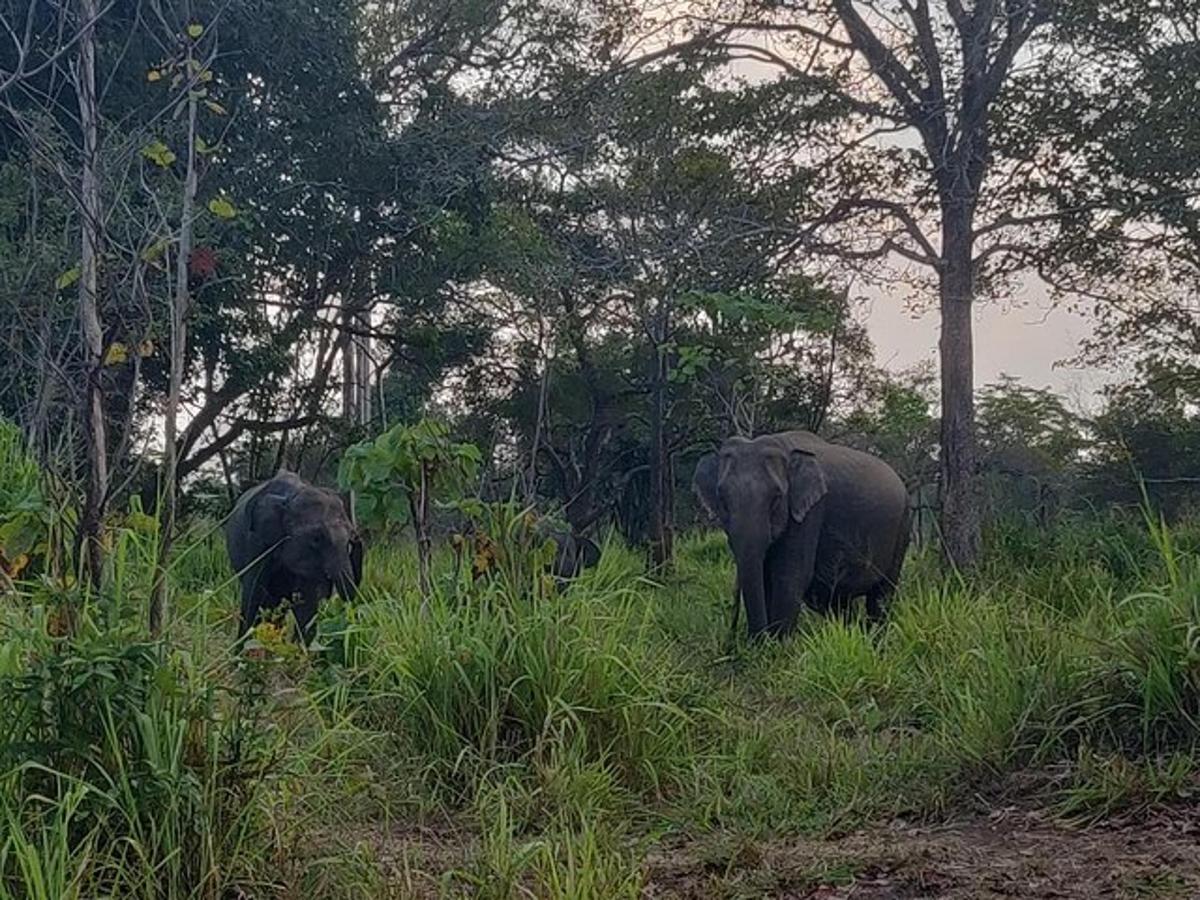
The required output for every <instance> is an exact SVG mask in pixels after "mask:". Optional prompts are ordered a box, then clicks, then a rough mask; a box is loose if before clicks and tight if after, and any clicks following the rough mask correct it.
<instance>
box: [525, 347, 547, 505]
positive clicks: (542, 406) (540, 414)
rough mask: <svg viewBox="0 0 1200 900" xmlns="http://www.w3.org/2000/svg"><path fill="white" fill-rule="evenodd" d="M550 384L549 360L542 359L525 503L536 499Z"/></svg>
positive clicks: (530, 502)
mask: <svg viewBox="0 0 1200 900" xmlns="http://www.w3.org/2000/svg"><path fill="white" fill-rule="evenodd" d="M549 385H550V360H549V359H545V360H543V369H542V383H541V385H539V387H538V405H537V421H536V422H535V424H534V426H533V445H532V446H531V447H530V449H529V476H528V479H529V480H528V481H527V482H526V485H525V503H526V504H527V505H529V504H532V503H533V502H534V501H535V500H537V462H538V453H539V452H541V443H542V425H543V423H544V422H545V418H546V391H547V388H548V387H549Z"/></svg>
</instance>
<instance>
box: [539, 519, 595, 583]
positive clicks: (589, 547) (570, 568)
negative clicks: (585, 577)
mask: <svg viewBox="0 0 1200 900" xmlns="http://www.w3.org/2000/svg"><path fill="white" fill-rule="evenodd" d="M547 537H551V538H554V543H555V544H556V545H557V549H556V550H555V551H554V565H553V567H552V568H551V572H552V573H553V574H554V577H555V578H557V579H558V580H559V581H560V582H562V581H566V580H568V579H571V578H577V577H578V576H579V574H580V573H581V572H582V571H583V570H584V569H590V568H591V567H592V566H594V565H596V563H598V562H600V548H599V547H597V546H596V542H595V541H593V540H591V539H590V538H586V537H584V536H583V535H579V534H573V533H571V532H569V531H557V530H555V531H551V532H550V533H549V534H548V535H547Z"/></svg>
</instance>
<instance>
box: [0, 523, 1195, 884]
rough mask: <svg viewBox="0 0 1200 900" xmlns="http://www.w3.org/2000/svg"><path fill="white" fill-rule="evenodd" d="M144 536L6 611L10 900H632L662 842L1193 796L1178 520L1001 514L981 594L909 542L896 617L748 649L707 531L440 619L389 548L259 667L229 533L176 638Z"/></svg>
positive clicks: (184, 596) (465, 603)
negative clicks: (317, 620) (664, 554)
mask: <svg viewBox="0 0 1200 900" xmlns="http://www.w3.org/2000/svg"><path fill="white" fill-rule="evenodd" d="M153 539H154V537H153V533H145V532H139V531H138V530H137V529H135V528H126V529H124V530H121V531H120V532H119V534H118V538H117V540H118V546H117V547H116V548H115V550H114V553H113V555H112V559H113V561H114V563H113V564H114V568H115V571H114V572H113V577H112V578H111V580H110V584H111V585H113V586H115V587H114V588H113V589H112V591H111V592H109V593H106V595H105V596H104V597H101V598H94V599H91V600H88V601H86V602H84V601H81V600H80V599H79V598H78V596H77V595H76V593H75V592H73V590H71V589H67V588H63V587H61V586H58V587H56V586H55V585H54V583H53V582H52V581H51V580H49V579H47V578H40V579H30V580H28V581H26V582H24V583H19V584H18V585H17V590H16V592H15V593H13V592H11V591H10V592H9V594H8V595H7V596H5V597H4V600H3V603H2V604H0V898H4V900H7V898H10V897H11V898H18V897H20V898H25V897H35V898H37V897H45V898H51V897H53V898H60V897H62V898H70V897H96V896H133V897H144V898H176V897H189V898H190V897H197V898H209V897H211V898H220V897H226V896H239V895H241V896H254V897H291V896H299V895H304V896H308V897H314V898H323V897H375V896H414V895H428V896H438V895H446V894H452V895H455V894H456V895H461V894H469V895H472V896H484V897H487V896H492V897H510V896H520V895H533V896H547V897H572V898H576V897H582V898H586V897H626V896H627V897H635V896H638V895H639V892H640V891H641V890H642V889H643V887H644V881H645V878H646V870H645V868H644V865H643V860H644V859H645V857H646V854H647V853H648V852H649V851H650V849H651V848H652V847H654V846H655V845H656V844H658V843H659V842H660V841H662V840H664V839H667V838H668V836H670V838H671V839H672V840H674V839H688V838H702V837H703V836H705V835H714V834H719V835H736V836H740V838H738V840H753V839H757V838H762V837H769V836H778V835H786V834H800V833H803V834H822V833H828V832H831V831H839V830H842V829H846V828H850V827H856V826H861V825H864V824H869V823H870V822H872V821H877V820H880V819H883V818H891V817H894V816H898V815H901V816H908V817H912V818H918V819H931V818H938V817H944V816H949V815H953V814H955V813H956V812H957V811H959V810H962V809H965V808H966V807H967V805H968V804H974V803H977V802H979V800H980V798H989V797H991V798H993V800H994V802H996V803H1001V802H1010V801H1012V800H1014V799H1021V800H1023V801H1025V802H1032V803H1038V804H1041V805H1043V806H1045V807H1048V808H1050V809H1051V810H1053V811H1055V812H1057V813H1058V814H1060V815H1063V816H1066V817H1070V818H1074V819H1080V820H1089V819H1095V818H1099V817H1103V816H1108V815H1112V814H1114V813H1116V812H1130V811H1136V810H1137V809H1139V808H1143V807H1146V806H1149V805H1156V804H1162V803H1170V802H1173V801H1175V800H1177V799H1180V798H1185V797H1188V796H1190V794H1191V792H1192V790H1193V789H1194V787H1195V785H1196V781H1197V773H1196V769H1195V764H1194V763H1193V762H1192V760H1193V759H1194V758H1195V757H1194V754H1193V750H1194V749H1195V742H1196V738H1197V723H1198V719H1200V608H1198V603H1200V599H1198V598H1200V567H1198V566H1197V562H1196V559H1197V558H1196V550H1197V548H1200V529H1196V528H1193V527H1190V526H1186V525H1184V526H1179V527H1177V528H1175V529H1166V528H1164V527H1162V526H1161V525H1159V524H1158V523H1153V522H1152V523H1150V524H1149V525H1147V523H1145V522H1136V521H1125V520H1120V521H1118V520H1112V519H1109V520H1105V521H1098V520H1097V519H1095V518H1092V519H1089V520H1087V521H1081V522H1079V523H1074V524H1066V525H1063V526H1061V527H1059V528H1058V529H1056V530H1054V531H1051V532H1041V533H1036V534H1035V533H1030V532H1028V531H1025V530H1022V529H1016V528H1014V529H998V530H997V531H996V533H995V534H993V535H992V540H991V541H990V544H989V547H990V549H989V554H988V556H987V558H986V559H985V560H984V562H983V564H982V565H981V566H980V568H979V570H978V571H977V572H976V573H975V574H973V575H971V576H970V577H965V578H963V577H957V576H945V575H943V574H941V573H940V571H939V569H938V567H937V565H936V564H935V561H934V560H933V559H932V558H930V557H929V556H927V555H925V554H921V553H917V554H915V555H914V556H913V558H912V559H910V561H909V565H908V568H907V570H906V573H905V580H904V584H903V588H902V590H901V591H900V593H899V595H898V597H897V598H896V599H895V601H894V603H893V606H892V609H891V614H890V616H889V618H888V621H887V623H886V624H885V625H883V626H882V627H881V628H878V629H876V630H868V629H867V628H866V627H864V626H863V625H861V624H859V623H849V624H846V623H842V622H832V621H826V620H824V619H822V618H820V617H818V616H815V615H809V614H805V615H804V616H803V617H802V620H801V622H800V625H799V628H798V629H797V633H796V634H795V635H794V636H793V637H791V638H790V639H788V640H786V641H783V642H778V643H767V644H763V645H760V646H747V645H746V643H745V641H744V639H742V638H739V639H738V640H737V641H736V642H735V644H734V646H733V648H732V650H731V649H730V645H729V631H728V629H729V603H730V590H731V585H732V577H733V572H732V565H731V562H730V559H729V554H728V552H727V550H726V549H725V546H724V540H723V538H722V537H721V536H720V535H719V534H702V535H693V536H690V537H687V538H686V539H684V540H682V541H681V542H680V546H679V557H678V561H677V563H676V566H675V568H674V570H673V571H671V572H669V573H664V574H660V575H656V576H655V577H654V578H653V579H651V578H650V577H648V576H647V575H646V574H644V571H643V567H642V563H641V559H640V556H639V555H638V554H636V553H635V552H633V551H631V550H629V549H627V548H625V547H623V546H622V545H621V544H620V543H619V541H616V540H610V541H609V543H608V544H607V546H606V547H605V552H604V555H603V558H602V560H601V563H600V565H599V566H598V567H597V568H596V569H594V570H591V571H588V572H586V573H585V574H584V575H583V576H581V577H580V578H579V579H578V580H577V581H576V582H575V583H573V584H572V585H570V586H569V587H568V588H566V590H565V591H563V592H561V593H556V592H553V591H551V592H550V593H548V594H545V595H542V594H541V592H540V591H539V592H535V594H536V595H537V596H536V598H531V597H530V596H527V595H525V594H523V593H522V592H521V591H519V590H516V589H514V588H513V587H512V585H511V584H510V583H509V582H507V581H496V582H493V583H488V582H486V581H484V582H480V583H478V584H475V585H473V586H472V585H469V584H468V582H469V579H468V578H464V577H463V575H462V573H460V572H456V568H455V565H454V561H453V559H452V558H451V555H450V554H449V553H444V554H443V555H442V556H441V558H440V559H439V560H438V571H439V572H440V573H441V576H440V578H439V579H437V585H436V596H435V597H434V598H433V602H432V603H431V604H430V607H429V610H428V612H427V613H422V611H421V609H420V603H419V601H418V598H417V597H416V596H415V584H416V572H415V560H414V558H413V554H412V553H411V549H410V548H406V547H388V546H379V547H374V548H372V550H371V552H370V554H369V556H368V561H367V570H368V581H369V583H368V585H367V586H366V589H365V590H364V592H363V597H362V598H361V600H360V602H358V603H356V604H355V605H354V606H352V607H349V606H346V605H344V604H342V603H340V602H336V601H335V602H331V603H330V604H329V605H328V606H327V608H326V609H325V610H324V612H323V617H322V621H321V626H320V632H319V641H320V644H321V645H322V646H321V648H319V649H318V650H317V651H316V652H313V653H308V654H305V653H302V652H300V651H299V650H298V648H295V647H293V646H291V645H290V644H289V643H288V642H287V641H286V640H283V639H282V638H278V639H276V640H275V641H274V642H271V641H268V642H267V647H266V650H265V652H263V653H262V654H259V655H257V656H255V657H250V658H248V657H246V656H242V655H236V654H234V653H233V652H232V650H231V648H230V643H231V637H232V615H233V610H234V590H233V586H232V582H231V579H230V574H229V573H228V571H227V569H226V568H225V564H224V558H223V552H222V550H221V549H220V546H219V543H218V541H217V538H216V537H215V536H214V535H213V534H211V529H208V530H206V529H203V528H198V529H197V530H196V532H195V536H194V537H193V539H192V540H191V541H189V542H185V543H184V545H182V546H181V550H180V553H179V556H178V559H177V561H176V563H175V565H174V566H173V569H172V578H173V581H174V584H175V585H176V591H177V598H176V601H177V602H176V604H175V608H176V610H177V612H176V620H175V621H174V623H173V625H172V629H171V634H170V639H169V641H167V642H166V643H157V642H152V641H150V640H148V639H147V638H146V637H145V635H144V633H143V629H142V628H141V625H140V619H141V611H142V609H143V608H144V606H143V599H142V598H144V596H145V590H146V587H147V581H148V577H149V572H148V571H144V570H143V567H144V566H145V564H146V561H147V560H151V559H153V558H154V555H153V545H152V541H153ZM68 603H72V604H75V606H74V608H73V612H72V616H71V621H72V623H73V634H72V636H70V637H67V636H64V635H63V633H62V632H63V628H62V625H61V618H60V616H59V611H60V610H61V608H62V607H63V605H64V604H68ZM430 835H435V836H437V839H436V840H435V839H433V838H431V837H430Z"/></svg>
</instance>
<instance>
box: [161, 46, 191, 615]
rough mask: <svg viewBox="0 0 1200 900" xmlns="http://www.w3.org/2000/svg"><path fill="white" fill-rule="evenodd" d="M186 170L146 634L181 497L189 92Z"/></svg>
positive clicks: (164, 600)
mask: <svg viewBox="0 0 1200 900" xmlns="http://www.w3.org/2000/svg"><path fill="white" fill-rule="evenodd" d="M187 63H188V68H187V72H188V77H189V78H191V77H192V50H191V45H190V44H189V45H188V53H187ZM187 112H188V132H187V170H186V174H185V176H184V182H183V202H182V204H181V209H180V224H179V250H178V254H177V256H176V260H175V296H174V299H173V302H172V303H171V380H170V387H169V388H168V393H167V408H166V411H165V423H164V447H163V475H162V482H161V484H160V485H159V490H160V491H161V492H162V515H161V516H160V519H159V534H158V563H157V565H156V566H155V571H154V588H153V590H152V591H151V593H150V633H151V634H152V635H154V636H155V637H159V636H161V635H162V633H163V628H164V626H165V625H166V621H167V614H168V607H167V604H168V600H169V597H168V594H167V567H168V564H169V561H170V555H171V545H172V541H173V537H174V534H175V517H176V509H177V502H178V496H179V490H178V485H177V484H176V482H177V481H178V479H179V476H178V471H179V447H178V432H179V427H178V423H179V401H180V397H181V395H182V394H183V366H184V360H185V356H186V354H187V318H188V308H189V307H190V305H191V294H190V292H189V291H188V262H189V261H190V258H191V255H192V219H193V216H194V214H195V207H196V98H195V97H194V96H192V92H191V91H190V90H189V92H188V101H187Z"/></svg>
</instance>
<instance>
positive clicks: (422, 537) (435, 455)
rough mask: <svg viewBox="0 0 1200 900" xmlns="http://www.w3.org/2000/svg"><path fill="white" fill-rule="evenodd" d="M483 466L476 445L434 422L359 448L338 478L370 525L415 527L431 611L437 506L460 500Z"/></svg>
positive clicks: (391, 433) (422, 582)
mask: <svg viewBox="0 0 1200 900" xmlns="http://www.w3.org/2000/svg"><path fill="white" fill-rule="evenodd" d="M479 462H480V454H479V449H478V448H477V447H476V446H475V445H474V444H468V443H458V442H455V441H453V440H451V437H450V429H449V428H448V427H447V426H446V425H445V424H443V423H441V422H437V421H435V420H432V419H422V420H421V421H419V422H417V423H416V424H414V425H397V426H395V427H394V428H391V429H389V430H387V431H385V432H384V433H383V434H381V435H380V436H379V437H378V438H376V439H375V440H374V441H365V442H363V443H360V444H356V445H355V446H353V447H351V448H350V449H349V450H347V451H346V455H345V456H344V457H343V458H342V463H341V467H340V471H339V473H338V480H339V481H340V482H341V483H342V486H343V487H344V488H346V489H347V490H352V491H354V492H355V496H356V497H357V498H358V501H359V502H358V508H357V510H356V513H357V514H358V515H359V516H361V518H362V521H363V522H364V523H365V524H367V525H368V526H370V527H374V528H379V529H388V528H402V527H403V526H405V525H409V526H411V527H412V529H413V533H414V534H415V535H416V538H417V566H418V580H419V585H420V589H421V597H422V609H428V607H429V602H430V600H431V598H432V597H433V584H432V581H431V577H430V572H431V571H432V568H431V566H432V557H433V544H432V538H431V536H430V533H429V523H430V513H431V511H432V507H433V504H434V503H435V501H438V500H442V501H446V500H455V499H459V498H460V497H461V492H462V490H463V488H464V487H465V486H466V484H467V483H468V482H469V480H470V479H471V478H473V477H474V475H475V472H476V470H477V468H478V466H479Z"/></svg>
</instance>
